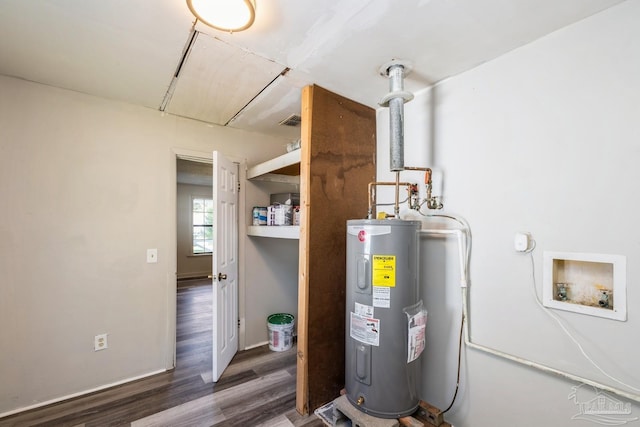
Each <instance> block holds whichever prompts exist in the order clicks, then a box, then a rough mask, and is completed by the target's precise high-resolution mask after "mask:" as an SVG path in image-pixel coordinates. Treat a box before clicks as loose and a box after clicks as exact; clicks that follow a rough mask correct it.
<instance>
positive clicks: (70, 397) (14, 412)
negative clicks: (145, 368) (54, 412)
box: [0, 369, 167, 419]
mask: <svg viewBox="0 0 640 427" xmlns="http://www.w3.org/2000/svg"><path fill="white" fill-rule="evenodd" d="M166 371H167V370H166V369H159V370H157V371H152V372H148V373H146V374H142V375H138V376H136V377H131V378H126V379H124V380H120V381H116V382H113V383H109V384H105V385H101V386H99V387H95V388H92V389H89V390H84V391H80V392H77V393H73V394H69V395H66V396H62V397H57V398H55V399H51V400H47V401H46V402H39V403H35V404H33V405H29V406H24V407H22V408H18V409H12V410H11V411H8V412H4V413H2V414H0V419H1V418H4V417H8V416H9V415H15V414H18V413H20V412H24V411H29V410H31V409H36V408H41V407H43V406H47V405H51V404H54V403H58V402H62V401H64V400H69V399H73V398H74V397H80V396H83V395H85V394H89V393H95V392H96V391H101V390H105V389H107V388H111V387H115V386H118V385H122V384H126V383H130V382H132V381H137V380H140V379H142V378H146V377H150V376H152V375H157V374H161V373H163V372H166Z"/></svg>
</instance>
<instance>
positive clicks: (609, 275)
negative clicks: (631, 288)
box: [542, 251, 627, 321]
mask: <svg viewBox="0 0 640 427" xmlns="http://www.w3.org/2000/svg"><path fill="white" fill-rule="evenodd" d="M543 262H544V264H543V290H542V294H543V295H542V296H543V304H544V306H545V307H549V308H556V309H560V310H566V311H573V312H576V313H582V314H587V315H590V316H598V317H604V318H608V319H614V320H620V321H626V320H627V290H626V286H627V284H626V281H627V277H626V271H627V266H626V264H627V259H626V257H624V256H622V255H607V254H584V253H569V252H546V251H545V252H544V254H543Z"/></svg>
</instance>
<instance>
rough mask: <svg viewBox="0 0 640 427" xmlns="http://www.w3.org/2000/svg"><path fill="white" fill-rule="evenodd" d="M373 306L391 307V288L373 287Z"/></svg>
mask: <svg viewBox="0 0 640 427" xmlns="http://www.w3.org/2000/svg"><path fill="white" fill-rule="evenodd" d="M373 306H374V307H381V308H389V307H391V288H390V287H388V286H374V287H373Z"/></svg>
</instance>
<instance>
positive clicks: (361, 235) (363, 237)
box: [358, 230, 367, 242]
mask: <svg viewBox="0 0 640 427" xmlns="http://www.w3.org/2000/svg"><path fill="white" fill-rule="evenodd" d="M358 240H360V241H361V242H364V241H365V240H367V233H365V231H364V230H360V232H359V233H358Z"/></svg>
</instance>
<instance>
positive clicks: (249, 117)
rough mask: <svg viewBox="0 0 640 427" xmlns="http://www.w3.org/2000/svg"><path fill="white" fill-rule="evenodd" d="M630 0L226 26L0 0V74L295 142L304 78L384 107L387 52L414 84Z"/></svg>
mask: <svg viewBox="0 0 640 427" xmlns="http://www.w3.org/2000/svg"><path fill="white" fill-rule="evenodd" d="M622 1H623V0H322V1H318V0H256V2H257V16H256V21H255V23H254V25H253V26H252V27H251V28H249V29H248V30H246V31H243V32H238V33H233V34H229V33H225V32H220V31H217V30H214V29H212V28H209V27H207V26H205V25H203V24H202V23H199V22H196V25H195V27H194V26H193V23H194V18H193V16H192V15H191V13H190V12H189V10H188V8H187V5H186V1H185V0H134V1H132V0H100V1H99V0H2V1H0V74H4V75H8V76H15V77H19V78H22V79H26V80H31V81H35V82H40V83H44V84H47V85H51V86H57V87H61V88H66V89H71V90H74V91H78V92H83V93H87V94H91V95H97V96H100V97H104V98H109V99H114V100H120V101H124V102H128V103H133V104H137V105H142V106H146V107H150V108H154V109H162V110H164V111H166V112H168V113H171V114H176V115H179V116H184V117H190V118H194V119H197V120H202V121H205V122H209V123H215V124H219V125H226V126H231V127H235V128H241V129H246V130H251V131H257V132H262V133H267V134H271V135H278V136H282V137H285V138H289V139H295V138H297V136H298V135H299V128H291V127H286V126H280V125H278V122H280V121H281V120H283V119H285V118H286V117H287V116H289V115H290V114H292V113H295V114H299V113H300V90H301V88H302V87H304V86H305V85H307V84H318V85H320V86H323V87H325V88H326V89H329V90H331V91H334V92H336V93H339V94H341V95H343V96H346V97H348V98H351V99H354V100H356V101H358V102H361V103H363V104H366V105H369V106H371V107H377V101H378V100H379V99H380V98H381V97H382V96H384V95H385V94H386V93H387V91H388V82H387V80H386V79H385V78H383V77H381V76H380V74H379V67H380V66H381V65H382V64H384V63H387V62H389V61H390V60H392V59H402V60H405V61H408V62H410V63H411V64H412V71H411V73H410V74H409V75H408V77H407V79H406V81H405V88H406V89H407V90H409V91H412V92H415V91H418V90H420V89H422V88H425V87H428V86H430V85H431V84H433V83H435V82H437V81H439V80H442V79H444V78H446V77H449V76H452V75H455V74H458V73H461V72H463V71H466V70H468V69H471V68H473V67H475V66H477V65H479V64H481V63H483V62H486V61H488V60H491V59H493V58H495V57H497V56H499V55H501V54H503V53H505V52H508V51H510V50H513V49H515V48H517V47H519V46H522V45H524V44H526V43H529V42H531V41H533V40H535V39H537V38H540V37H542V36H544V35H546V34H549V33H550V32H553V31H555V30H557V29H559V28H562V27H564V26H567V25H570V24H572V23H574V22H576V21H578V20H581V19H583V18H585V17H587V16H590V15H592V14H594V13H597V12H599V11H601V10H604V9H606V8H608V7H611V6H613V5H615V4H618V3H621V2H622ZM187 46H190V48H189V49H188V50H186V49H187ZM183 54H184V55H183ZM183 56H184V58H185V59H184V61H183V60H182V58H183ZM176 75H177V77H176Z"/></svg>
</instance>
